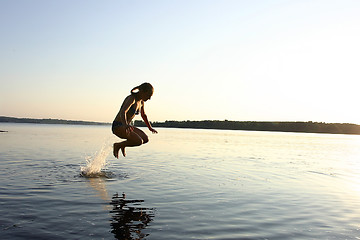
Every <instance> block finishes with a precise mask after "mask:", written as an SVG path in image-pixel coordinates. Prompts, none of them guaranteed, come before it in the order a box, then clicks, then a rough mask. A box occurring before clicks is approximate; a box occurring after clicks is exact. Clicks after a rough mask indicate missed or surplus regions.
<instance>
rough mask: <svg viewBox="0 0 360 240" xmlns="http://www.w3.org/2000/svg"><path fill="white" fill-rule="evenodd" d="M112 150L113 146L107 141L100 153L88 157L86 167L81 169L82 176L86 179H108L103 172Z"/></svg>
mask: <svg viewBox="0 0 360 240" xmlns="http://www.w3.org/2000/svg"><path fill="white" fill-rule="evenodd" d="M111 149H112V145H111V144H110V143H109V142H108V141H106V142H105V143H104V145H103V146H102V148H101V149H100V151H98V152H96V153H95V154H94V155H93V156H87V157H85V159H86V166H82V167H81V175H82V176H84V177H107V175H108V174H107V173H106V172H105V171H104V170H103V169H104V168H105V166H106V158H107V156H108V155H109V153H110V151H111Z"/></svg>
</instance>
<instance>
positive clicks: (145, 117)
mask: <svg viewBox="0 0 360 240" xmlns="http://www.w3.org/2000/svg"><path fill="white" fill-rule="evenodd" d="M141 117H142V119H143V120H144V122H145V124H146V126H147V127H148V128H149V130H150V131H151V132H152V133H158V132H157V131H156V130H155V129H153V128H152V126H151V124H150V122H149V120H148V118H147V116H146V113H145V110H144V103H143V105H142V107H141Z"/></svg>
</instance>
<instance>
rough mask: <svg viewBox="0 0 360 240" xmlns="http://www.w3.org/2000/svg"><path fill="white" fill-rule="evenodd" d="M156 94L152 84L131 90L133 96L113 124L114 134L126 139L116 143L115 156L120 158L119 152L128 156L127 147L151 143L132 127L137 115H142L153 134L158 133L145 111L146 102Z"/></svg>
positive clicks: (128, 97) (124, 104)
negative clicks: (132, 121) (131, 123)
mask: <svg viewBox="0 0 360 240" xmlns="http://www.w3.org/2000/svg"><path fill="white" fill-rule="evenodd" d="M153 93H154V88H153V86H151V84H150V83H143V84H141V85H140V86H137V87H134V88H133V89H132V90H131V95H129V96H127V97H126V98H125V100H124V102H123V104H122V105H121V108H120V111H119V113H118V114H117V115H116V117H115V119H114V121H113V123H112V132H113V133H114V134H115V135H116V136H118V137H119V138H123V139H126V140H125V141H123V142H118V143H114V152H113V153H114V156H115V157H116V158H119V150H120V149H121V152H122V154H123V156H124V157H125V156H126V153H125V148H126V147H135V146H140V145H142V144H144V143H147V142H148V141H149V138H148V136H147V135H146V134H145V133H144V132H143V131H142V130H140V129H139V128H137V127H134V126H131V125H130V122H131V120H132V119H133V118H134V117H135V115H137V114H139V113H141V117H142V119H143V120H144V122H145V124H146V126H147V127H148V128H149V130H150V131H151V132H152V133H157V131H156V130H155V129H153V128H152V127H151V125H150V122H149V121H148V119H147V116H146V114H145V110H144V102H146V101H147V100H149V99H150V98H151V96H152V95H153Z"/></svg>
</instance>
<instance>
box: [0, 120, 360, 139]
mask: <svg viewBox="0 0 360 240" xmlns="http://www.w3.org/2000/svg"><path fill="white" fill-rule="evenodd" d="M0 122H8V123H34V124H68V125H98V126H101V125H103V126H104V125H111V123H104V122H91V121H75V120H63V119H51V118H49V119H34V118H15V117H5V116H0ZM151 124H152V126H153V127H160V128H192V129H218V130H245V131H270V132H302V133H331V134H353V135H360V125H357V124H352V123H324V122H311V121H310V122H254V121H228V120H224V121H218V120H204V121H165V122H151ZM135 126H138V127H146V125H145V123H144V122H143V121H140V120H136V121H135ZM0 132H7V131H4V130H0Z"/></svg>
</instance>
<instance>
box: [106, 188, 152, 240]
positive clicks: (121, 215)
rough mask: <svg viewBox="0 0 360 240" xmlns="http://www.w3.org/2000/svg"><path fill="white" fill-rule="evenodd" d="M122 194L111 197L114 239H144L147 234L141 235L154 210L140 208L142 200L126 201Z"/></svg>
mask: <svg viewBox="0 0 360 240" xmlns="http://www.w3.org/2000/svg"><path fill="white" fill-rule="evenodd" d="M125 198H126V195H125V193H123V194H122V195H121V196H119V195H118V194H117V193H116V194H114V196H113V197H112V201H111V202H110V204H111V205H112V206H113V209H112V210H111V211H110V213H111V214H112V221H111V224H110V225H111V228H112V231H111V232H112V233H113V234H114V235H115V238H116V239H129V240H130V239H144V238H145V237H147V236H148V235H149V234H144V233H142V230H143V229H145V228H146V226H147V225H148V224H149V222H151V221H152V218H153V217H154V209H152V208H144V207H141V205H140V203H142V202H144V200H126V199H125Z"/></svg>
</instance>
